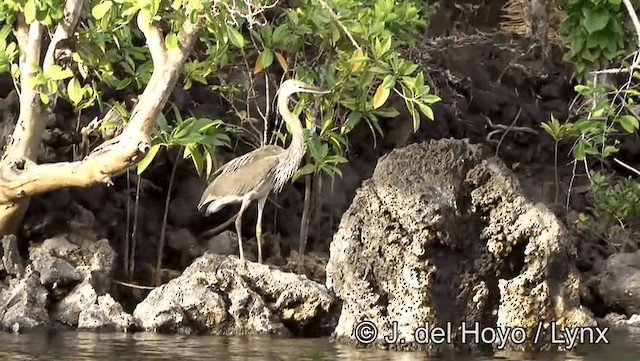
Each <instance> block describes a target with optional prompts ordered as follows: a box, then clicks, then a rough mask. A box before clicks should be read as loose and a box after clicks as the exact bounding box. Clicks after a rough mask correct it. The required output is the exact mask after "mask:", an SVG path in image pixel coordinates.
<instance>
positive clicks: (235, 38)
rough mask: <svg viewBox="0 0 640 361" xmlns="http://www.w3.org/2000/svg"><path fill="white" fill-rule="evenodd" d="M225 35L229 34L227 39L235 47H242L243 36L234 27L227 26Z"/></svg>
mask: <svg viewBox="0 0 640 361" xmlns="http://www.w3.org/2000/svg"><path fill="white" fill-rule="evenodd" d="M227 35H229V40H231V43H232V44H233V45H234V46H235V47H236V48H239V49H242V48H244V36H243V35H242V34H241V33H240V32H239V31H238V30H236V28H234V27H233V26H227Z"/></svg>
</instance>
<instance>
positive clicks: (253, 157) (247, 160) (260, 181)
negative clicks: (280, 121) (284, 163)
mask: <svg viewBox="0 0 640 361" xmlns="http://www.w3.org/2000/svg"><path fill="white" fill-rule="evenodd" d="M282 152H284V149H282V148H280V147H278V146H273V145H271V146H265V147H261V148H258V149H256V150H254V151H252V152H249V153H247V154H245V155H243V156H240V157H238V158H235V159H233V160H231V161H229V162H228V163H226V164H224V165H223V166H222V167H220V169H218V171H216V173H215V174H217V176H216V177H215V178H214V179H213V181H211V183H210V184H209V186H207V189H205V191H204V192H203V194H202V198H201V199H200V203H199V204H198V208H199V209H201V208H202V207H203V206H204V205H205V204H207V203H210V202H212V201H214V200H216V199H219V198H222V197H225V196H232V197H233V196H236V197H242V196H244V195H245V194H247V193H249V192H251V191H262V188H263V187H262V186H263V185H265V182H271V181H273V177H274V169H275V168H276V166H277V165H278V163H279V161H280V159H279V156H280V155H281V154H282Z"/></svg>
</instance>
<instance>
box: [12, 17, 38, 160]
mask: <svg viewBox="0 0 640 361" xmlns="http://www.w3.org/2000/svg"><path fill="white" fill-rule="evenodd" d="M43 31H44V26H43V25H42V24H41V23H39V22H34V23H32V24H31V25H27V24H26V23H25V20H24V17H23V16H19V17H18V22H17V29H16V30H15V34H16V38H17V39H18V44H19V46H20V61H19V64H20V115H19V116H18V123H17V125H16V127H15V129H14V131H13V135H12V137H11V143H9V147H8V149H7V151H6V152H5V157H6V156H7V155H10V156H11V157H20V158H26V159H29V160H33V159H35V157H36V156H37V152H38V149H39V148H40V141H41V138H42V132H43V131H44V126H45V124H44V122H43V121H41V119H42V107H41V103H40V100H39V96H38V92H37V91H36V90H35V89H34V87H33V85H32V80H33V79H34V77H35V68H34V66H37V65H39V64H40V52H41V47H40V45H41V41H42V35H43Z"/></svg>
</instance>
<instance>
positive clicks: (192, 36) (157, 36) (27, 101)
mask: <svg viewBox="0 0 640 361" xmlns="http://www.w3.org/2000/svg"><path fill="white" fill-rule="evenodd" d="M70 3H76V5H77V3H78V2H77V1H73V0H70ZM67 5H69V4H67ZM70 6H71V5H69V7H70ZM67 8H68V7H65V9H67ZM73 9H75V7H74V8H73ZM139 16H140V15H139ZM67 19H68V18H67V13H66V12H65V23H66V25H64V26H63V30H62V31H64V32H67V31H69V29H70V28H71V25H73V21H69V22H67ZM139 20H140V19H139ZM138 23H139V24H142V22H141V21H139V22H138ZM25 26H26V24H24V21H22V23H19V24H18V27H19V29H18V30H17V31H16V32H17V33H19V34H22V33H25V28H24V27H25ZM200 26H201V24H200V21H199V22H198V23H196V24H192V23H190V22H189V21H187V22H185V23H184V25H183V27H182V29H181V31H180V32H179V34H178V40H179V46H178V47H176V48H174V49H171V50H167V49H166V48H165V47H164V45H162V46H159V44H163V43H164V38H163V36H162V31H161V30H160V28H159V27H158V25H157V24H150V25H144V24H142V26H141V27H140V30H142V32H143V34H144V36H145V38H146V41H147V45H148V46H149V50H150V51H151V54H152V60H153V65H154V69H153V73H152V75H151V79H150V80H149V83H148V85H147V86H146V88H145V90H144V91H143V93H142V94H141V96H140V97H139V101H138V103H137V104H136V106H135V107H134V109H133V110H132V112H131V118H130V121H129V123H128V124H127V127H126V128H125V129H124V130H123V132H122V133H121V134H120V135H119V136H117V137H115V138H113V139H111V140H109V141H107V142H105V143H103V144H102V145H101V146H99V147H98V148H96V149H94V150H93V151H92V152H91V153H90V154H89V155H87V156H86V157H85V158H84V159H82V160H80V161H75V162H60V163H53V164H36V163H35V157H36V155H37V151H38V149H39V146H40V142H41V135H42V131H39V132H38V130H40V128H42V129H44V125H45V124H46V122H45V121H43V120H42V117H41V114H42V111H43V109H44V107H43V106H42V103H41V102H40V101H39V98H38V94H37V92H36V91H35V89H33V87H31V86H30V84H29V83H30V82H29V81H28V79H29V78H30V77H33V71H32V70H31V69H32V66H31V64H38V63H39V61H38V60H39V59H40V40H41V38H42V35H43V34H42V33H43V26H42V25H41V24H39V23H38V22H34V23H33V24H31V25H30V26H29V30H28V37H27V39H26V47H22V45H23V44H20V45H21V57H20V68H21V75H22V78H21V84H22V94H21V99H20V100H21V101H20V117H19V120H18V125H17V126H16V130H15V132H14V134H13V139H12V143H11V145H10V147H9V149H8V150H7V152H6V153H5V155H4V157H3V159H2V163H1V164H0V235H2V234H7V233H8V232H10V231H11V230H12V229H13V228H15V227H16V225H15V219H19V218H21V214H22V213H23V212H24V208H25V207H24V206H25V203H26V200H27V199H28V198H29V197H31V196H34V195H37V194H42V193H45V192H49V191H52V190H56V189H60V188H64V187H89V186H92V185H95V184H99V183H107V184H109V183H110V182H111V178H112V177H113V176H115V175H117V174H119V173H121V172H123V171H125V170H126V169H128V168H129V167H131V166H133V165H134V164H135V163H136V162H137V161H138V160H140V159H142V157H144V155H145V154H146V152H147V151H148V150H149V147H150V142H151V139H150V138H151V134H152V131H153V129H154V127H155V124H156V119H157V117H158V115H159V113H160V111H162V108H163V107H164V105H165V104H166V102H167V100H168V98H169V96H170V94H171V91H172V90H173V88H174V86H175V84H176V82H177V79H178V76H179V74H180V70H181V68H182V66H183V64H184V62H185V60H186V59H187V57H188V56H189V54H190V53H191V50H192V49H193V46H194V44H195V41H196V39H197V35H198V31H199V30H200ZM20 27H22V28H20ZM65 29H66V30H65ZM61 34H62V35H61V36H63V35H65V34H67V33H61ZM19 39H20V38H19ZM22 49H25V50H24V51H22Z"/></svg>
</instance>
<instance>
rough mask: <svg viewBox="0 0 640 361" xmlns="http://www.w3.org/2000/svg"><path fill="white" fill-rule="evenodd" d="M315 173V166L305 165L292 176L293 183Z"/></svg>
mask: <svg viewBox="0 0 640 361" xmlns="http://www.w3.org/2000/svg"><path fill="white" fill-rule="evenodd" d="M315 171H316V166H315V164H311V163H307V164H305V165H304V166H303V167H302V168H300V169H298V171H297V172H296V173H295V174H294V175H293V181H294V182H295V181H296V180H298V179H299V178H300V177H304V176H306V175H309V174H311V173H313V172H315Z"/></svg>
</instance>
